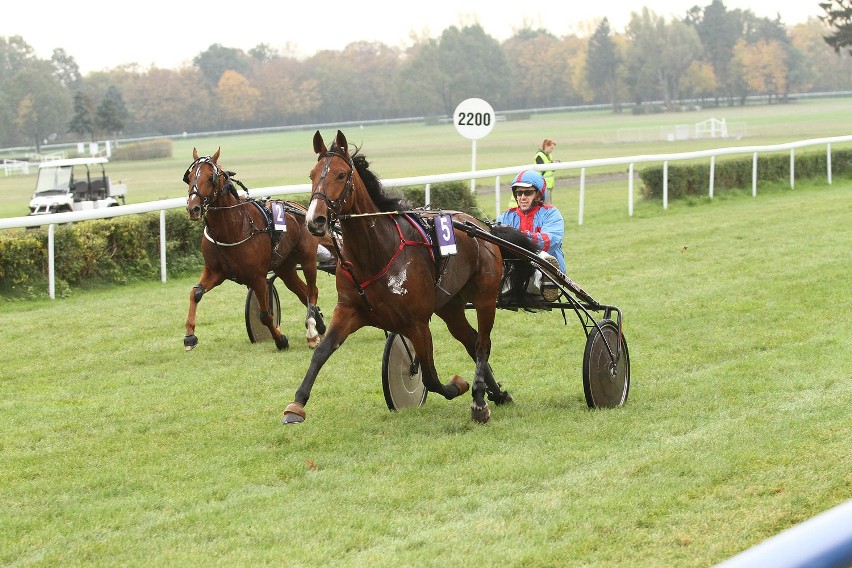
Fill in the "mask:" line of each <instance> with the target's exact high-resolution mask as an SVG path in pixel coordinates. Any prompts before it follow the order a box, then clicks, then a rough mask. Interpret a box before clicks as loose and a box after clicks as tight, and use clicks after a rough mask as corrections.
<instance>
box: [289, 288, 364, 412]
mask: <svg viewBox="0 0 852 568" xmlns="http://www.w3.org/2000/svg"><path fill="white" fill-rule="evenodd" d="M363 325H364V323H363V322H362V321H361V319H360V318H359V317H358V314H357V313H356V312H355V311H354V310H352V309H351V308H348V307H345V306H342V305H341V304H338V305H337V307H336V308H335V309H334V314H333V317H332V320H331V325H330V326H329V327H328V333H327V334H326V336H325V340H324V341H322V342H321V343H320V344H319V346H318V347H317V348H316V350H315V351H314V354H313V355H312V356H311V363H310V365H309V366H308V370H307V372H306V373H305V377H304V378H303V379H302V384H301V385H299V388H298V389H297V390H296V397H295V399H294V400H293V402H291V403H290V404H288V405H287V408H285V409H284V424H298V423H300V422H304V421H305V405H306V404H307V403H308V399H309V398H310V397H311V389H313V387H314V382H315V381H316V379H317V375H319V372H320V369H322V366H323V365H325V362H326V361H328V358H329V357H331V354H332V353H334V352H335V351H337V349H338V348H339V347H340V346H341V345H343V342H344V341H346V338H347V337H349V335H350V334H351V333H353V332H355V331H356V330H358V329H359V328H361V327H362V326H363Z"/></svg>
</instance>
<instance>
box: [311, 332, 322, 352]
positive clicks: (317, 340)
mask: <svg viewBox="0 0 852 568" xmlns="http://www.w3.org/2000/svg"><path fill="white" fill-rule="evenodd" d="M320 342H322V335H317V336H316V337H313V338H311V337H309V338H308V349H316V348H317V347H319V344H320Z"/></svg>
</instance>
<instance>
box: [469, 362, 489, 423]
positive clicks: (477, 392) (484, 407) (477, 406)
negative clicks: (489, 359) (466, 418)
mask: <svg viewBox="0 0 852 568" xmlns="http://www.w3.org/2000/svg"><path fill="white" fill-rule="evenodd" d="M486 365H487V363H486ZM485 392H486V388H485V373H484V366H483V365H482V364H481V363H477V364H476V375H475V376H474V377H473V387H472V388H471V395H472V396H473V401H472V402H471V403H470V417H471V418H472V419H473V420H475V421H476V422H479V423H481V424H485V423H486V422H488V419H489V418H491V409H490V408H488V403H487V402H486V401H485Z"/></svg>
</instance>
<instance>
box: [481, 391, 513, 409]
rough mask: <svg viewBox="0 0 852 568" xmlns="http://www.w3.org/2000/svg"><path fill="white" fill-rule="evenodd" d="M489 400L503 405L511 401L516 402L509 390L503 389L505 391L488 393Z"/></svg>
mask: <svg viewBox="0 0 852 568" xmlns="http://www.w3.org/2000/svg"><path fill="white" fill-rule="evenodd" d="M488 400H490V401H491V402H493V403H494V404H496V405H497V406H502V405H504V404H509V403H511V402H515V399H514V398H512V395H510V394H509V393H508V392H507V391H503V392H501V393H499V394H495V395H492V394H491V393H488Z"/></svg>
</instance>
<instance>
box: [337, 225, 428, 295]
mask: <svg viewBox="0 0 852 568" xmlns="http://www.w3.org/2000/svg"><path fill="white" fill-rule="evenodd" d="M388 217H390V218H391V220H393V223H394V225H396V232H397V233H398V234H399V246H398V247H396V252H394V253H393V256H392V257H391V259H390V260H389V261H388V263H387V265H386V266H385V267H384V268H383V269H382V270H381V271H379V273H378V274H376V275H375V276H372V277H370V278H368V279H366V280H364V281H363V282H361V283H360V284H359V283H358V282H356V281H355V277H354V276H353V275H352V263H351V262H349V261H346V262H345V263H341V266H342V267H343V272H344V274H346V276H348V277H349V280H351V281H352V283H353V284H355V286H356V287H357V288H358V290H359V292H360V291H362V290H363V289H364V288H366V287H367V286H369V285H370V284H372V283H373V282H375V281H376V280H378V279H379V278H381V277H382V276H384V274H385V273H386V272H387V271H388V270H390V267H391V265H392V264H393V261H394V260H396V257H398V256H399V253H400V252H402V249H403V248H405V247H406V246H425V247H429V248H428V250H429V254H430V255H432V260H433V261H434V260H435V255H434V253H433V252H432V243H430V242H429V239H428V238H427V237H426V234H425V233H424V232H423V229H422V228H420V225H418V224H417V223H416V222H415V221H414V220H413V219H411V217H409V216H408V215H405V218H406V220H408V222H409V223H410V224H411V225H412V226H413V227H414V228H415V229H417V231H418V232H419V233H420V234H421V235H422V236H423V240H422V241H409V240H408V239H406V238H405V236H404V235H403V234H402V228H401V227H400V226H399V222H398V221H397V220H396V218H395V217H394V216H393V215H392V214H390V215H388Z"/></svg>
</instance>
